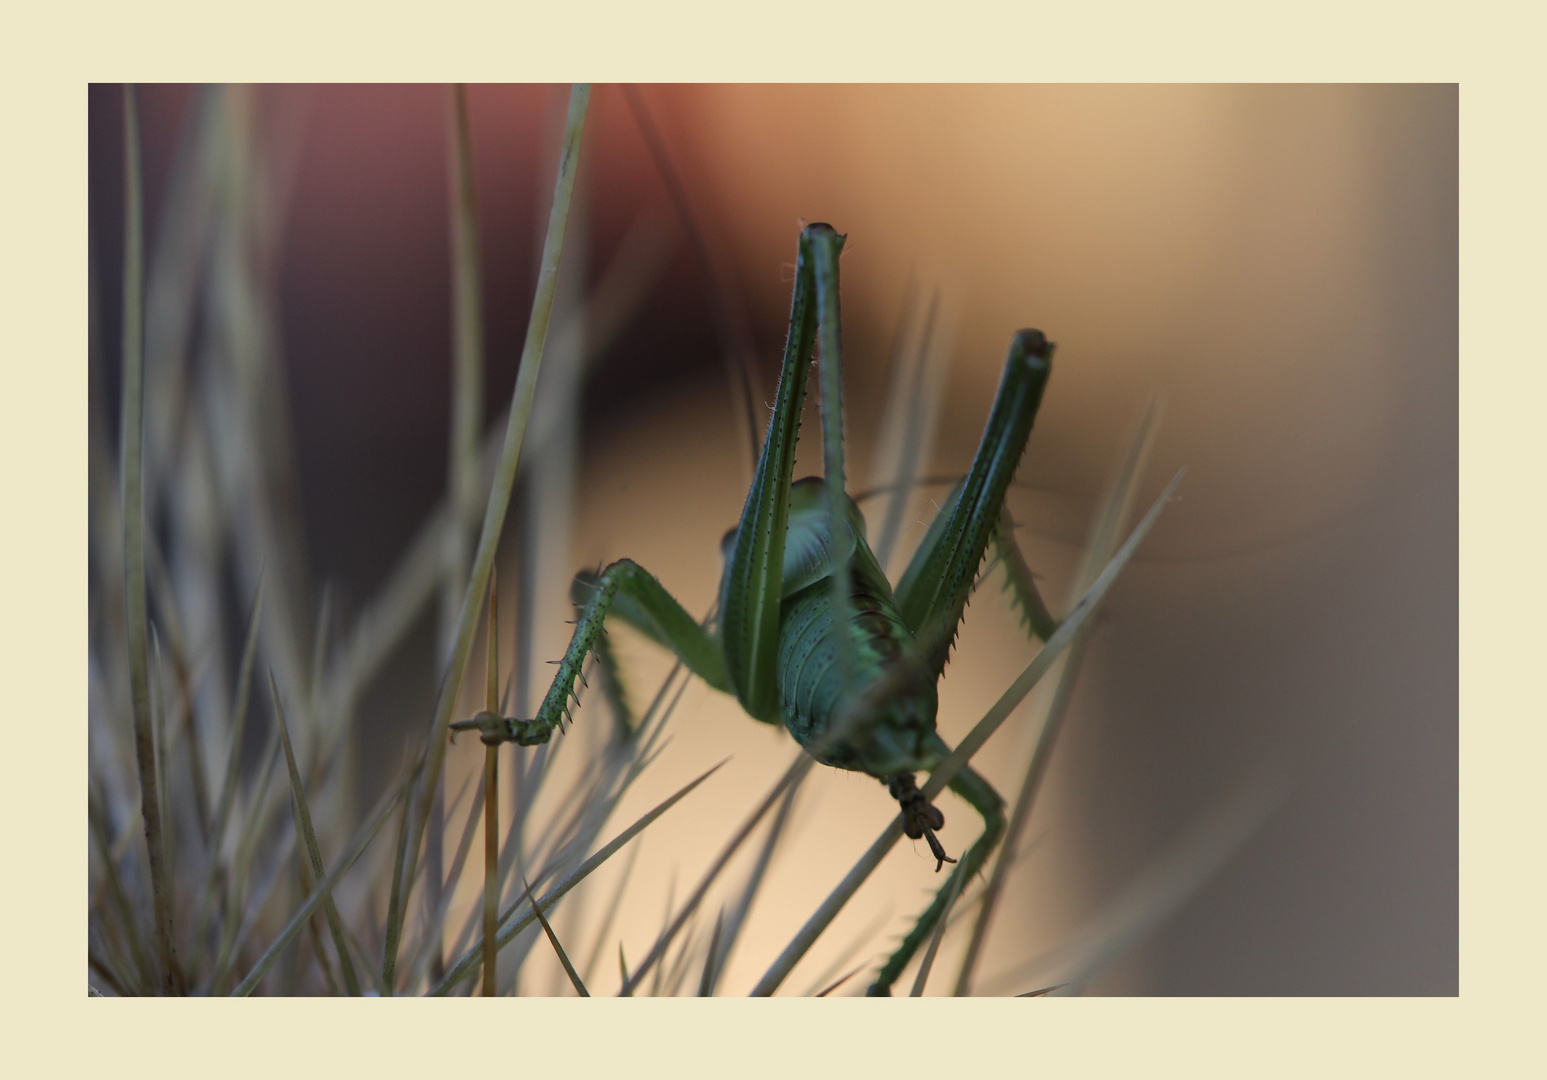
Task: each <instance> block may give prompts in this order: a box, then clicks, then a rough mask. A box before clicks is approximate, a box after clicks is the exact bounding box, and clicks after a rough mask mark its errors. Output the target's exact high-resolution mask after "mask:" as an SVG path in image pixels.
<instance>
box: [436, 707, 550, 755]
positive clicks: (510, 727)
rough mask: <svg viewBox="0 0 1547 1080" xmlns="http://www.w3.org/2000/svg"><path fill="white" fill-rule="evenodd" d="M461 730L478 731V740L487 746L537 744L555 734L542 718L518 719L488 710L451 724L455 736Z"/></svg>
mask: <svg viewBox="0 0 1547 1080" xmlns="http://www.w3.org/2000/svg"><path fill="white" fill-rule="evenodd" d="M459 731H476V732H478V740H479V741H480V742H482V743H483V744H484V745H485V746H498V745H500V743H508V742H513V743H515V744H516V745H517V746H536V745H538V744H539V743H545V742H547V741H548V738H549V736H551V735H552V734H553V728H552V727H551V726H550V725H548V724H544V723H543V722H542V721H541V720H517V719H515V718H514V717H509V716H500V715H498V714H497V713H492V712H488V711H485V712H481V713H479V714H478V715H477V716H475V717H473V718H472V719H471V720H458V721H457V722H456V723H454V724H452V725H451V734H452V737H453V738H455V737H456V734H457V732H459Z"/></svg>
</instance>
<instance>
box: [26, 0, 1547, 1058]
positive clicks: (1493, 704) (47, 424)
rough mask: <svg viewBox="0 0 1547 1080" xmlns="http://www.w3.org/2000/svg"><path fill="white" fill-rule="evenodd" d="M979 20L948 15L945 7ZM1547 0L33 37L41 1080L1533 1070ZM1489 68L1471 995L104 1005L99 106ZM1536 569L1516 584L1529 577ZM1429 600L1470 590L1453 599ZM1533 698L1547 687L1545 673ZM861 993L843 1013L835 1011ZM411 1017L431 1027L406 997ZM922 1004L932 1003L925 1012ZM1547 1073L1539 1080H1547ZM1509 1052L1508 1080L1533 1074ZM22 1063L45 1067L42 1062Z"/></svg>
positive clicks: (693, 10) (649, 6)
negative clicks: (91, 689) (92, 629)
mask: <svg viewBox="0 0 1547 1080" xmlns="http://www.w3.org/2000/svg"><path fill="white" fill-rule="evenodd" d="M947 8H948V10H949V11H950V12H951V13H952V14H951V15H949V16H942V15H941V14H939V12H940V11H941V10H943V9H947ZM1540 11H1541V9H1540V8H1539V7H1538V8H1536V14H1531V8H1530V7H1528V6H1527V5H1525V4H1519V5H1514V4H1506V3H1486V2H1477V0H1474V2H1472V3H1469V4H1467V5H1464V6H1463V5H1461V4H1450V5H1423V4H1415V3H1402V4H1399V3H1394V2H1393V3H1376V2H1372V0H1338V2H1327V0H1298V2H1295V3H1291V4H1276V5H1273V6H1272V7H1271V8H1270V7H1268V6H1266V5H1253V6H1251V7H1250V8H1248V6H1247V5H1242V4H1231V3H1198V2H1188V3H1178V2H1176V0H1172V2H1168V3H1164V4H1160V3H1153V2H1152V3H1140V2H1135V0H1122V2H1120V3H1102V4H1085V5H1081V4H1074V3H1070V2H1067V0H1065V2H1063V3H1060V4H1058V5H1051V6H1048V7H1047V8H1046V10H1040V11H1038V10H1031V8H1030V5H1025V4H1016V5H1011V4H1000V3H989V4H975V3H961V2H957V3H954V4H951V5H948V6H947V5H942V4H928V5H926V4H921V3H901V2H893V3H890V4H864V5H861V4H853V3H844V4H838V3H836V2H835V0H822V2H818V3H784V4H779V5H769V6H765V7H759V8H757V9H750V10H748V9H742V8H739V7H738V6H735V5H732V4H731V3H729V2H727V0H720V2H715V3H683V2H680V0H672V2H664V0H649V2H639V0H634V2H619V0H591V2H589V3H585V4H583V5H582V4H558V3H550V4H548V5H546V6H544V7H542V8H540V9H537V10H523V9H521V8H519V7H518V6H517V5H514V4H510V3H502V4H493V3H478V4H471V5H463V4H452V3H438V4H433V5H432V4H418V5H410V4H397V3H390V2H386V3H384V2H380V0H378V2H376V3H371V4H365V3H354V4H340V3H327V4H323V3H319V2H318V0H308V2H305V3H296V2H294V0H267V2H265V3H262V4H247V5H241V6H235V5H233V6H229V7H225V8H221V9H218V10H217V9H216V8H215V7H214V6H213V5H209V4H195V3H122V2H120V3H113V4H108V3H87V4H68V5H67V4H56V5H52V6H43V5H38V4H29V5H25V7H24V6H23V5H22V4H16V5H10V6H8V11H7V15H6V16H5V19H4V24H5V27H6V29H5V31H4V34H3V37H4V39H5V43H4V46H3V51H4V54H5V62H4V64H3V65H0V70H3V71H4V75H3V78H4V79H5V83H6V86H5V93H4V94H3V95H0V110H3V116H4V125H3V127H0V140H3V141H0V146H3V148H4V149H3V151H0V152H3V155H4V161H3V168H0V185H3V186H4V196H5V197H4V202H3V206H4V207H5V222H6V223H5V228H4V230H3V233H0V235H3V236H4V238H5V239H4V242H3V244H0V251H3V257H0V279H3V284H0V311H3V312H4V317H3V318H0V341H3V352H0V357H3V365H4V367H3V370H4V376H5V377H4V382H3V391H0V440H3V443H4V450H5V453H4V455H3V458H0V460H3V461H4V463H5V464H4V469H5V492H6V495H7V500H6V505H7V506H8V507H9V508H10V513H9V516H8V520H7V521H6V527H5V528H4V530H3V532H0V535H3V537H4V540H3V543H4V545H5V548H6V559H5V563H4V565H5V566H6V567H7V568H8V570H7V573H6V575H5V580H6V585H5V591H4V596H5V598H6V603H5V605H4V607H5V611H4V615H5V617H4V620H3V623H0V634H3V637H4V643H5V647H4V648H3V649H0V657H3V660H0V664H3V668H0V670H3V672H4V685H5V688H6V689H5V695H4V699H3V700H4V702H5V704H6V706H7V708H6V710H5V713H4V722H5V726H6V729H7V735H8V737H7V740H6V767H5V769H4V783H3V784H0V792H3V794H0V799H3V803H0V806H3V813H4V818H3V820H4V822H5V833H6V837H7V851H6V857H5V861H4V865H5V866H6V867H7V869H8V871H9V873H8V876H7V880H6V882H5V888H4V890H3V891H4V896H5V899H4V904H5V909H6V916H7V917H6V919H5V924H4V925H5V927H6V931H7V933H6V944H7V946H8V947H7V948H6V949H5V953H4V955H5V961H6V963H5V969H6V978H5V980H4V982H5V985H6V986H7V988H8V990H7V993H6V998H7V1001H6V1003H5V1006H4V1012H3V1017H4V1020H3V1024H4V1027H5V1029H7V1032H8V1035H7V1037H6V1039H5V1053H4V1058H5V1060H6V1071H7V1072H8V1073H10V1074H11V1075H15V1076H31V1075H49V1076H58V1075H73V1074H75V1073H76V1072H85V1071H86V1070H88V1069H89V1070H90V1071H91V1072H92V1073H94V1074H96V1075H102V1076H115V1077H116V1076H140V1075H146V1076H151V1075H155V1076H184V1075H190V1076H191V1075H221V1076H249V1075H250V1076H259V1075H276V1074H284V1075H324V1074H328V1075H344V1074H345V1073H346V1072H347V1073H348V1074H356V1073H362V1072H363V1073H365V1074H366V1075H372V1074H374V1075H386V1076H399V1075H403V1076H408V1075H413V1076H426V1075H431V1074H434V1075H440V1076H462V1075H467V1074H468V1072H469V1070H471V1069H476V1068H477V1066H478V1065H479V1064H480V1063H486V1064H487V1065H489V1066H492V1067H493V1068H494V1069H496V1070H498V1072H497V1073H494V1074H491V1075H538V1074H539V1073H542V1074H545V1075H553V1074H557V1073H560V1072H562V1073H563V1074H564V1075H567V1076H576V1075H578V1076H601V1075H627V1074H631V1073H635V1072H643V1073H645V1074H646V1075H653V1074H657V1073H662V1074H664V1073H671V1074H676V1075H681V1074H687V1075H695V1076H696V1075H716V1076H742V1075H746V1076H775V1075H777V1076H785V1077H787V1076H800V1075H802V1074H807V1075H809V1074H818V1075H828V1074H835V1073H840V1072H841V1073H850V1074H853V1075H857V1076H863V1075H881V1076H911V1075H921V1076H924V1075H942V1074H944V1073H946V1072H949V1071H955V1070H957V1069H970V1070H973V1071H974V1072H977V1073H979V1074H980V1075H982V1074H987V1075H1055V1076H1056V1075H1061V1076H1071V1075H1072V1076H1090V1075H1097V1076H1105V1075H1122V1076H1132V1075H1144V1076H1151V1075H1155V1074H1157V1073H1172V1072H1176V1073H1182V1072H1185V1073H1187V1074H1189V1075H1204V1076H1252V1077H1257V1076H1289V1075H1297V1076H1299V1075H1304V1074H1306V1073H1311V1072H1314V1073H1316V1074H1319V1075H1335V1076H1345V1075H1362V1076H1390V1075H1405V1076H1413V1075H1422V1076H1428V1075H1440V1074H1455V1073H1457V1072H1460V1071H1462V1070H1465V1071H1467V1072H1475V1073H1476V1074H1478V1075H1520V1074H1522V1073H1525V1072H1532V1071H1535V1069H1541V1068H1542V1058H1543V1053H1542V1050H1541V1040H1540V1038H1539V1036H1535V1035H1533V1034H1531V1032H1532V1031H1533V1030H1534V1029H1535V1028H1536V1027H1537V1025H1539V1024H1540V1021H1541V1016H1542V1008H1541V1002H1542V992H1541V990H1540V987H1541V986H1542V984H1543V981H1544V979H1547V966H1544V964H1543V962H1542V961H1543V959H1544V957H1543V950H1542V947H1541V945H1542V938H1543V933H1542V929H1541V927H1542V924H1543V919H1544V906H1543V903H1542V888H1541V886H1542V872H1541V862H1542V860H1541V853H1542V851H1543V846H1544V844H1543V840H1542V830H1541V814H1540V811H1539V806H1540V800H1539V799H1538V798H1537V797H1535V795H1536V792H1537V791H1538V790H1539V788H1538V783H1537V782H1536V777H1537V774H1538V772H1539V770H1540V769H1541V767H1542V763H1543V762H1544V760H1547V754H1544V753H1543V750H1544V745H1543V743H1544V739H1543V729H1544V727H1547V724H1544V722H1543V720H1544V717H1543V712H1544V710H1543V708H1542V704H1541V702H1542V695H1541V693H1540V690H1539V688H1538V687H1539V680H1537V679H1535V678H1533V677H1532V676H1533V675H1534V672H1535V669H1536V668H1537V667H1538V666H1540V664H1541V663H1542V657H1543V654H1544V650H1543V649H1542V648H1541V647H1540V645H1541V643H1542V640H1541V639H1542V636H1543V635H1542V633H1541V631H1540V629H1539V627H1540V625H1541V615H1540V613H1541V612H1542V611H1543V609H1544V606H1547V605H1544V604H1543V602H1542V601H1543V599H1544V598H1543V596H1542V595H1541V594H1542V591H1543V590H1542V587H1541V584H1540V581H1541V575H1540V572H1539V571H1538V568H1537V567H1538V559H1539V557H1540V553H1541V551H1542V546H1543V545H1542V537H1543V530H1542V528H1541V524H1542V511H1541V506H1542V504H1543V501H1544V485H1543V483H1542V480H1541V476H1542V472H1541V470H1540V468H1538V467H1537V465H1538V461H1539V457H1540V455H1539V452H1537V448H1538V447H1539V445H1540V440H1541V434H1540V430H1541V423H1540V420H1539V419H1538V418H1539V416H1540V413H1541V405H1540V403H1541V402H1542V401H1543V400H1544V395H1543V393H1542V391H1543V389H1544V387H1543V385H1542V384H1543V377H1542V366H1543V365H1542V360H1543V357H1542V352H1543V349H1542V345H1541V342H1542V340H1543V335H1542V329H1541V325H1540V324H1541V318H1540V312H1541V308H1542V297H1543V295H1544V289H1543V280H1542V278H1543V274H1542V270H1541V266H1542V259H1543V253H1544V252H1547V243H1544V240H1547V237H1544V236H1543V210H1542V206H1543V198H1542V196H1543V192H1544V191H1547V176H1544V175H1543V168H1542V157H1543V150H1542V146H1543V138H1542V132H1543V126H1542V113H1541V110H1540V106H1541V91H1540V86H1539V82H1538V80H1537V79H1536V78H1535V77H1533V75H1532V74H1531V73H1532V72H1534V71H1539V70H1540V55H1539V52H1538V51H1537V50H1538V48H1539V45H1540V43H1541V41H1542V40H1544V34H1543V29H1544V27H1543V26H1542V19H1541V16H1540ZM448 77H456V78H463V79H469V80H533V81H540V80H550V79H552V80H567V79H571V78H595V79H603V78H605V79H609V80H623V79H637V80H683V79H691V80H705V81H709V80H719V79H727V80H730V79H735V80H746V79H764V80H806V79H821V80H878V81H879V80H919V79H927V80H962V81H974V80H1002V81H1020V80H1027V79H1036V80H1078V81H1101V80H1124V81H1135V80H1137V81H1143V80H1187V81H1193V80H1219V81H1230V80H1249V81H1269V80H1274V81H1276V80H1357V81H1371V80H1375V81H1386V80H1390V81H1437V82H1452V81H1459V82H1460V83H1461V84H1462V91H1461V117H1462V138H1461V145H1462V151H1463V162H1462V171H1461V177H1462V214H1461V221H1462V243H1461V252H1462V260H1463V261H1462V298H1461V299H1462V323H1461V325H1462V341H1463V356H1464V358H1465V361H1464V364H1463V368H1462V415H1461V430H1462V439H1463V450H1464V453H1463V458H1462V464H1463V474H1462V476H1463V480H1462V487H1463V500H1462V506H1463V510H1464V517H1463V521H1462V566H1463V577H1462V584H1463V592H1462V601H1463V603H1462V613H1463V616H1464V620H1463V649H1462V654H1461V661H1462V703H1463V711H1462V715H1463V718H1464V727H1463V733H1462V734H1463V742H1462V763H1463V769H1462V777H1461V779H1462V796H1463V815H1462V820H1463V826H1464V832H1463V838H1462V847H1463V855H1464V857H1463V871H1464V878H1463V904H1462V919H1463V925H1462V931H1463V933H1462V946H1463V948H1462V990H1463V995H1462V997H1461V998H1460V999H1459V1000H1455V999H1450V1000H1444V999H1437V1000H1424V999H1419V1000H1359V1001H1345V1000H1310V999H1308V1000H1218V1001H1180V1000H1073V999H1065V1000H1059V999H1048V1000H1046V1001H1042V1002H1038V1003H1035V1004H1032V1003H1028V1002H1024V1001H995V1002H983V1001H979V1002H952V1001H945V1000H935V999H932V1000H929V1001H927V1002H922V1001H916V1002H905V1001H894V1002H891V1003H889V1004H884V1005H883V1004H880V1003H875V1002H864V1001H850V1002H844V1003H827V1004H826V1005H825V1007H824V1006H816V1005H814V1004H813V1003H810V1002H796V1001H779V1002H775V1003H772V1004H755V1003H748V1002H741V1003H736V1002H729V1001H717V1002H708V1003H696V1004H695V1003H686V1002H675V1003H668V1002H643V1001H636V1002H629V1003H619V1002H608V1003H602V1002H594V1003H591V1004H589V1005H582V1004H580V1003H578V1002H573V1001H522V1002H519V1003H518V1002H513V1001H500V1002H498V1003H494V1002H491V1003H487V1004H485V1003H483V1002H481V1001H459V1002H455V1003H451V1002H438V1003H436V1002H430V1003H425V1002H406V1001H391V1002H384V1001H375V1002H371V1001H366V1002H359V1001H356V1002H320V1003H319V1002H315V1001H304V1002H296V1001H262V1002H250V1003H246V1004H242V1005H232V1004H217V1003H212V1002H199V1003H179V1004H171V1003H166V1002H155V1001H138V1002H88V1001H87V999H86V997H85V987H84V986H83V985H81V983H80V978H81V976H80V971H81V968H80V966H79V956H80V940H81V937H80V935H81V933H82V928H83V926H84V923H85V918H84V910H83V908H84V904H85V896H86V890H85V873H86V860H85V858H84V845H83V842H82V837H83V836H84V833H85V803H84V800H82V799H81V798H80V785H81V777H82V772H81V764H82V762H83V761H84V760H85V754H84V738H85V725H84V723H83V722H82V718H83V717H84V715H85V679H84V677H83V675H84V672H83V661H84V648H83V642H82V637H83V631H84V628H85V617H86V603H85V596H84V592H85V588H84V582H85V577H84V574H83V572H82V570H83V567H84V565H85V561H86V555H85V553H86V499H85V474H86V468H85V447H86V439H85V409H84V402H85V400H86V394H85V356H86V320H85V297H86V289H85V270H86V259H85V253H86V220H85V214H84V208H85V205H86V195H85V185H86V168H85V165H86V161H85V158H86V138H85V102H86V95H85V84H86V83H87V82H88V81H113V80H118V79H123V78H140V79H146V80H201V79H265V80H268V79H274V80H286V79H328V80H383V79H393V80H401V79H413V80H439V79H445V78H448ZM1506 575H1507V576H1506ZM1415 587H1433V588H1440V589H1448V588H1449V587H1450V583H1449V582H1433V583H1422V584H1421V585H1418V586H1415ZM1528 680H1529V683H1528ZM835 1005H836V1007H834V1006H835ZM400 1010H401V1011H402V1012H403V1015H402V1016H401V1017H400V1016H398V1015H397V1013H398V1012H399V1011H400ZM915 1013H917V1014H918V1015H914V1014H915ZM1531 1060H1535V1061H1536V1062H1537V1064H1536V1066H1535V1069H1532V1068H1531V1067H1529V1062H1530V1061H1531ZM1501 1066H1502V1068H1501ZM13 1070H14V1071H13Z"/></svg>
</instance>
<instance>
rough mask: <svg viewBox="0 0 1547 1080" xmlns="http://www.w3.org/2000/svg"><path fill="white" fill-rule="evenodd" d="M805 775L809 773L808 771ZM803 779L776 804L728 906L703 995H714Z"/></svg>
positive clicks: (788, 818)
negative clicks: (754, 858) (733, 902)
mask: <svg viewBox="0 0 1547 1080" xmlns="http://www.w3.org/2000/svg"><path fill="white" fill-rule="evenodd" d="M806 775H807V776H809V775H811V774H810V773H809V772H808V773H807V774H806ZM803 782H804V781H803V780H798V781H796V782H795V783H793V784H791V785H790V786H789V787H788V788H787V789H786V790H785V792H784V801H783V802H781V803H780V804H779V812H778V813H777V814H776V815H775V816H774V820H773V824H772V825H770V826H769V828H768V836H767V838H766V839H765V840H764V841H763V847H762V850H761V851H759V852H758V855H757V862H756V863H755V864H754V865H753V867H752V872H751V873H750V874H749V875H747V883H746V886H745V887H744V888H743V889H742V891H741V896H740V897H739V898H738V899H737V901H736V905H735V907H733V908H732V909H731V917H730V919H729V920H728V921H727V922H726V924H725V931H724V937H723V940H722V942H721V944H720V946H719V948H718V949H716V950H715V956H714V970H713V973H712V975H711V977H710V982H709V993H708V994H706V995H705V996H706V997H708V996H713V994H714V988H715V986H716V985H718V983H719V981H720V973H721V972H723V971H724V970H725V965H726V964H728V963H729V962H730V957H731V953H733V952H734V951H735V950H736V942H737V941H738V940H740V937H741V931H742V928H743V927H745V926H746V922H747V915H748V913H749V912H750V911H751V910H752V901H753V900H755V899H756V898H757V894H758V890H759V889H761V888H762V885H763V880H764V876H765V875H766V874H767V872H768V864H769V863H770V862H771V861H772V860H773V853H774V849H775V848H777V847H778V846H779V841H780V840H781V839H783V837H784V829H785V826H786V825H788V824H789V820H790V812H791V810H792V809H793V808H794V806H795V796H796V795H797V794H799V792H800V787H801V784H802V783H803Z"/></svg>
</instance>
